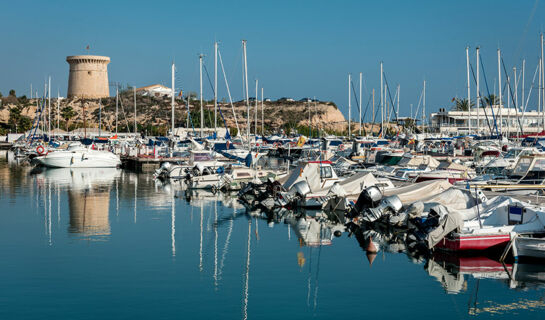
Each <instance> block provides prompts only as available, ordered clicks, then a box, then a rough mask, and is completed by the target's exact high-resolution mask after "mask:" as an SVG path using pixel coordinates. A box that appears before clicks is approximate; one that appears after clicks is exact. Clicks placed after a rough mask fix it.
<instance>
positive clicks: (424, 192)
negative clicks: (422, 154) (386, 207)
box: [383, 180, 452, 205]
mask: <svg viewBox="0 0 545 320" xmlns="http://www.w3.org/2000/svg"><path fill="white" fill-rule="evenodd" d="M451 187H452V185H451V184H450V183H449V182H448V181H446V180H429V181H424V182H419V183H415V184H411V185H408V186H405V187H401V188H395V189H390V190H384V192H383V193H384V196H385V197H388V196H392V195H397V196H398V197H399V199H400V200H401V203H403V205H408V204H411V203H413V202H416V201H422V200H423V199H426V198H430V197H433V196H435V195H438V194H440V193H442V192H443V191H445V190H448V189H450V188H451Z"/></svg>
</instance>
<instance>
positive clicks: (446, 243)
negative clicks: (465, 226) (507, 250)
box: [435, 234, 511, 251]
mask: <svg viewBox="0 0 545 320" xmlns="http://www.w3.org/2000/svg"><path fill="white" fill-rule="evenodd" d="M510 240H511V238H510V236H509V234H495V235H482V236H469V235H467V236H464V235H456V236H455V237H454V238H453V239H452V238H443V240H441V241H440V242H439V243H438V244H436V245H435V247H436V248H439V249H445V250H450V251H464V250H487V249H491V248H498V247H502V246H506V245H507V243H509V241H510Z"/></svg>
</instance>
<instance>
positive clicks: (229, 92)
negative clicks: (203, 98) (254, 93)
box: [218, 50, 240, 136]
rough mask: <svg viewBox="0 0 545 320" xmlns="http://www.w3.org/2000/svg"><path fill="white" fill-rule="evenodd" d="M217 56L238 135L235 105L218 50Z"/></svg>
mask: <svg viewBox="0 0 545 320" xmlns="http://www.w3.org/2000/svg"><path fill="white" fill-rule="evenodd" d="M218 57H219V61H220V65H221V71H222V73H223V79H224V80H225V88H227V96H228V97H229V103H230V104H231V110H232V111H233V118H234V119H235V124H236V126H237V136H238V135H240V128H239V126H238V120H237V114H236V113H235V107H234V106H233V99H232V97H231V90H230V89H229V83H228V82H227V75H226V74H225V68H224V67H223V60H222V59H221V52H220V51H219V50H218Z"/></svg>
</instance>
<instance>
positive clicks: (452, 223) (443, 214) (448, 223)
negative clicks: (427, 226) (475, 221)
mask: <svg viewBox="0 0 545 320" xmlns="http://www.w3.org/2000/svg"><path fill="white" fill-rule="evenodd" d="M430 210H433V211H434V212H435V213H437V214H438V215H439V217H440V218H439V225H438V226H437V228H435V229H433V230H432V231H431V232H430V233H428V235H427V236H426V242H427V244H428V248H430V249H431V248H433V247H434V246H435V245H436V244H438V243H439V242H440V241H441V240H442V239H443V238H444V237H445V236H446V235H447V234H449V233H450V232H452V231H460V230H461V229H462V227H463V226H464V219H463V218H462V215H461V214H460V213H458V212H449V210H448V209H447V208H446V207H445V206H443V205H440V204H438V205H436V206H434V207H433V208H431V209H430Z"/></svg>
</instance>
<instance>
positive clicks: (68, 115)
mask: <svg viewBox="0 0 545 320" xmlns="http://www.w3.org/2000/svg"><path fill="white" fill-rule="evenodd" d="M75 115H76V113H75V112H74V109H72V107H71V106H66V107H64V108H62V110H61V116H62V118H63V119H64V120H65V121H66V128H68V123H69V121H70V119H72V118H73V117H74V116H75Z"/></svg>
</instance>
